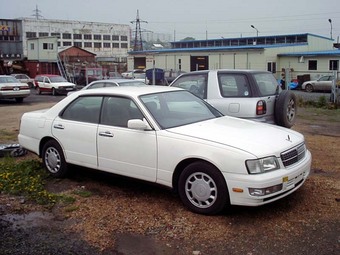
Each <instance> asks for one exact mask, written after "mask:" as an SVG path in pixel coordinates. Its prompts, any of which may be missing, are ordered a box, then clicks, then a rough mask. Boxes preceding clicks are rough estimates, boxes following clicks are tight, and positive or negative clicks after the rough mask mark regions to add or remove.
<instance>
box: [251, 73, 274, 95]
mask: <svg viewBox="0 0 340 255" xmlns="http://www.w3.org/2000/svg"><path fill="white" fill-rule="evenodd" d="M254 78H255V80H256V83H257V85H258V88H259V90H260V93H261V95H262V96H272V95H275V94H276V91H277V89H278V87H279V83H278V81H277V80H276V79H275V77H274V76H273V75H272V74H271V73H258V74H254Z"/></svg>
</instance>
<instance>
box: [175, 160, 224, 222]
mask: <svg viewBox="0 0 340 255" xmlns="http://www.w3.org/2000/svg"><path fill="white" fill-rule="evenodd" d="M178 191H179V195H180V198H181V200H182V202H183V204H184V205H185V206H186V207H188V208H189V209H190V210H191V211H193V212H195V213H200V214H207V215H213V214H217V213H219V212H221V211H222V210H223V209H224V208H225V207H226V206H227V205H228V204H229V203H230V202H229V193H228V189H227V185H226V183H225V180H224V177H223V175H222V174H221V172H220V171H219V170H218V169H216V168H215V167H214V166H212V165H211V164H209V163H207V162H194V163H192V164H190V165H188V166H187V167H186V168H185V169H184V170H183V172H182V173H181V175H180V177H179V182H178Z"/></svg>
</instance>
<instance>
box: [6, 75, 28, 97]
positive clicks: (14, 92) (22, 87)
mask: <svg viewBox="0 0 340 255" xmlns="http://www.w3.org/2000/svg"><path fill="white" fill-rule="evenodd" d="M30 94H31V91H30V89H29V87H28V84H26V83H25V84H24V83H21V82H19V81H18V80H17V79H15V78H14V77H13V76H10V75H0V99H15V101H17V102H18V103H22V102H23V101H24V98H25V97H28V96H29V95H30Z"/></svg>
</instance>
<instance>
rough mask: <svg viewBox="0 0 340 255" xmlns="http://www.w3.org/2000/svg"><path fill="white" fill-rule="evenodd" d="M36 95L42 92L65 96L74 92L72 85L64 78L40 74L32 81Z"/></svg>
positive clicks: (74, 87) (74, 86) (73, 85)
mask: <svg viewBox="0 0 340 255" xmlns="http://www.w3.org/2000/svg"><path fill="white" fill-rule="evenodd" d="M34 82H35V88H36V91H37V94H39V95H40V94H41V93H43V92H48V93H52V95H53V96H55V95H57V94H67V93H68V92H70V91H74V90H76V85H75V84H74V83H71V82H68V81H67V80H66V79H65V78H64V77H62V76H60V75H54V74H40V75H37V76H36V77H35V79H34Z"/></svg>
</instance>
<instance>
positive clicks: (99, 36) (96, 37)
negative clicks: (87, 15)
mask: <svg viewBox="0 0 340 255" xmlns="http://www.w3.org/2000/svg"><path fill="white" fill-rule="evenodd" d="M93 39H94V40H101V39H102V35H93Z"/></svg>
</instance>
